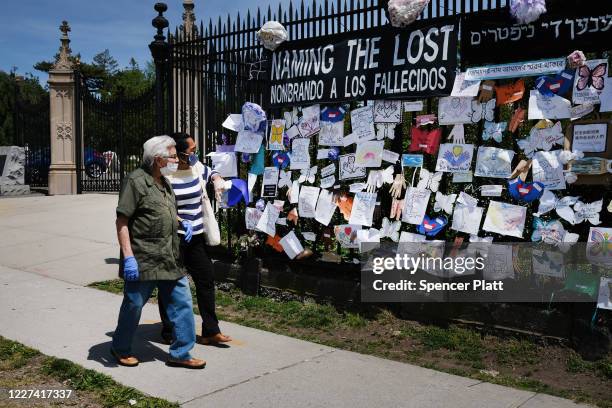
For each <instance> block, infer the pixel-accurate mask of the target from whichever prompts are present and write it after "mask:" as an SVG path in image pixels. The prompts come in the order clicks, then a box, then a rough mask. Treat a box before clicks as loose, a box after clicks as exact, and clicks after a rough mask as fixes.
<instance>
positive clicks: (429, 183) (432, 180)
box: [417, 168, 444, 193]
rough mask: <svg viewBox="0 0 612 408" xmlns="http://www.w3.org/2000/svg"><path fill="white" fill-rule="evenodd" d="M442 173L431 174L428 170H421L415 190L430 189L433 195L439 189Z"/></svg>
mask: <svg viewBox="0 0 612 408" xmlns="http://www.w3.org/2000/svg"><path fill="white" fill-rule="evenodd" d="M442 175H444V173H443V172H441V171H438V172H435V173H431V172H430V171H429V170H427V169H424V168H422V169H421V173H420V174H419V183H418V184H417V189H419V190H426V189H430V190H431V191H433V192H434V193H435V192H436V191H438V189H439V188H440V181H441V180H442Z"/></svg>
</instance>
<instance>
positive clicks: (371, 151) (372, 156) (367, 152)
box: [355, 140, 385, 167]
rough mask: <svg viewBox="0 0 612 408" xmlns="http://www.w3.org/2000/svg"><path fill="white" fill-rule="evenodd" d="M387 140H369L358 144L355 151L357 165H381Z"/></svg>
mask: <svg viewBox="0 0 612 408" xmlns="http://www.w3.org/2000/svg"><path fill="white" fill-rule="evenodd" d="M384 148H385V142H384V141H382V140H380V141H378V140H368V141H364V142H359V143H358V144H357V151H356V152H355V165H356V166H358V167H380V166H381V165H382V154H383V150H384Z"/></svg>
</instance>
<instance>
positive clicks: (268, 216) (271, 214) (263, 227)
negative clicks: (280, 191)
mask: <svg viewBox="0 0 612 408" xmlns="http://www.w3.org/2000/svg"><path fill="white" fill-rule="evenodd" d="M279 215H280V210H279V209H278V208H276V207H275V206H274V205H273V204H272V203H266V209H265V210H264V212H263V214H262V215H261V217H260V218H259V221H258V222H257V225H256V227H255V228H256V229H257V230H259V231H261V232H265V233H266V234H268V235H270V236H271V237H273V236H274V235H276V220H278V216H279Z"/></svg>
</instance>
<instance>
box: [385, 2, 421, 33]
mask: <svg viewBox="0 0 612 408" xmlns="http://www.w3.org/2000/svg"><path fill="white" fill-rule="evenodd" d="M427 4H429V0H389V4H388V6H387V7H388V8H387V10H388V11H389V21H390V22H391V25H392V26H393V27H406V26H408V25H410V24H412V23H414V22H415V21H416V19H417V18H418V17H419V15H420V14H421V13H422V12H423V10H424V9H425V7H427Z"/></svg>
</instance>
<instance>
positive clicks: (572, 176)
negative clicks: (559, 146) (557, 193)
mask: <svg viewBox="0 0 612 408" xmlns="http://www.w3.org/2000/svg"><path fill="white" fill-rule="evenodd" d="M576 180H578V176H577V175H576V173H574V172H573V171H568V172H567V173H565V182H566V183H567V184H574V183H575V182H576Z"/></svg>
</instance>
